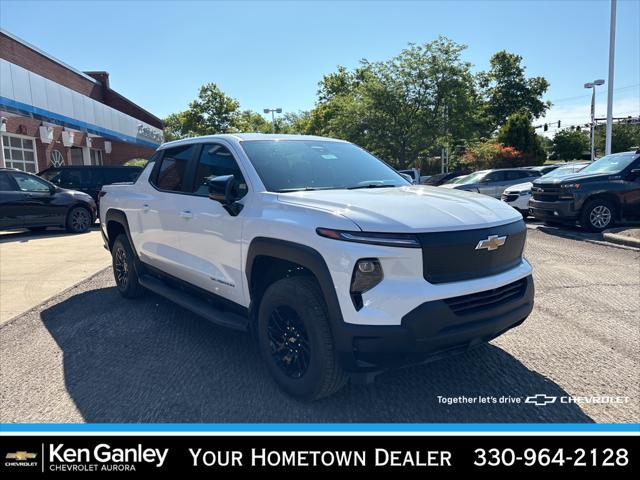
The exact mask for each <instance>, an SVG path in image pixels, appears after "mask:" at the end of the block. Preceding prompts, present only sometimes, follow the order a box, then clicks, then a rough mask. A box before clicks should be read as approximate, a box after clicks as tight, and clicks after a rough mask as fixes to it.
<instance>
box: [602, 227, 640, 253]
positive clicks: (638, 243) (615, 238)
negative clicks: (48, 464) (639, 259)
mask: <svg viewBox="0 0 640 480" xmlns="http://www.w3.org/2000/svg"><path fill="white" fill-rule="evenodd" d="M620 230H621V229H619V228H612V229H611V230H605V231H604V232H602V238H603V239H604V240H606V241H607V242H611V243H617V244H618V245H625V246H627V247H635V248H640V238H635V237H631V236H628V235H620V234H619V233H618V232H619V231H620ZM625 230H626V229H625Z"/></svg>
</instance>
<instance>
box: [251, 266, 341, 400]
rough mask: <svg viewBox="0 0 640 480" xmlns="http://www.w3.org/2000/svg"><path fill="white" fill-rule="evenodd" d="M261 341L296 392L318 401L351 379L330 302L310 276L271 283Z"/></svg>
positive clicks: (272, 368) (288, 388)
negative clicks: (334, 331)
mask: <svg viewBox="0 0 640 480" xmlns="http://www.w3.org/2000/svg"><path fill="white" fill-rule="evenodd" d="M258 344H259V348H260V352H261V354H262V357H263V358H264V360H265V362H266V363H267V367H268V369H269V372H270V373H271V375H272V377H273V378H274V379H275V381H276V383H277V384H278V385H279V386H280V388H282V390H284V391H285V392H287V393H288V394H289V395H291V396H293V397H296V398H299V399H302V400H316V399H318V398H321V397H325V396H328V395H331V394H332V393H335V392H337V391H338V390H339V389H340V388H342V387H343V386H344V385H345V383H346V382H347V380H348V376H347V374H346V373H345V372H344V371H343V370H342V368H341V367H340V365H339V364H338V361H337V358H336V357H337V356H336V352H335V346H334V342H333V337H332V335H331V329H330V327H329V314H328V312H327V306H326V303H325V301H324V298H323V296H322V293H321V291H320V289H319V287H318V285H317V283H316V282H315V280H314V279H312V278H310V277H292V278H284V279H282V280H279V281H277V282H275V283H273V284H272V285H271V286H269V288H267V290H266V292H265V293H264V296H263V297H262V301H261V302H260V308H259V310H258Z"/></svg>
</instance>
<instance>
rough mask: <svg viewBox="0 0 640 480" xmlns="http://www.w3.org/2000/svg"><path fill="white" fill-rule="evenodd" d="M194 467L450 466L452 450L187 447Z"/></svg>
mask: <svg viewBox="0 0 640 480" xmlns="http://www.w3.org/2000/svg"><path fill="white" fill-rule="evenodd" d="M189 453H190V454H191V457H192V459H193V463H192V465H193V466H194V467H245V466H252V467H315V466H321V467H353V466H355V467H358V466H366V465H371V464H373V465H375V466H379V467H382V466H386V467H450V466H451V452H449V451H441V450H413V451H408V450H388V449H385V448H376V449H373V450H371V451H366V450H269V449H266V448H252V449H251V452H250V454H249V453H247V454H245V452H243V451H241V450H218V451H213V450H203V449H202V448H189Z"/></svg>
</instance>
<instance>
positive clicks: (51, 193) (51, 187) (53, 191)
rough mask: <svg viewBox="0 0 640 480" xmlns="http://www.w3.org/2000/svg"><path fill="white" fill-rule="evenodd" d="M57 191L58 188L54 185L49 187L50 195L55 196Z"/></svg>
mask: <svg viewBox="0 0 640 480" xmlns="http://www.w3.org/2000/svg"><path fill="white" fill-rule="evenodd" d="M56 190H57V188H56V187H54V186H53V185H49V195H53V194H54V193H56Z"/></svg>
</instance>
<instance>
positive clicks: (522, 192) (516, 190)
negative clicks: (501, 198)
mask: <svg viewBox="0 0 640 480" xmlns="http://www.w3.org/2000/svg"><path fill="white" fill-rule="evenodd" d="M532 186H533V183H531V182H525V183H519V184H518V185H514V186H512V187H509V188H507V189H506V190H505V191H504V194H505V195H508V194H518V198H516V199H515V200H513V201H511V202H507V201H506V200H505V203H506V204H507V205H509V206H511V207H513V208H516V209H518V210H520V211H523V212H527V211H529V200H530V199H531V187H532Z"/></svg>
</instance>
